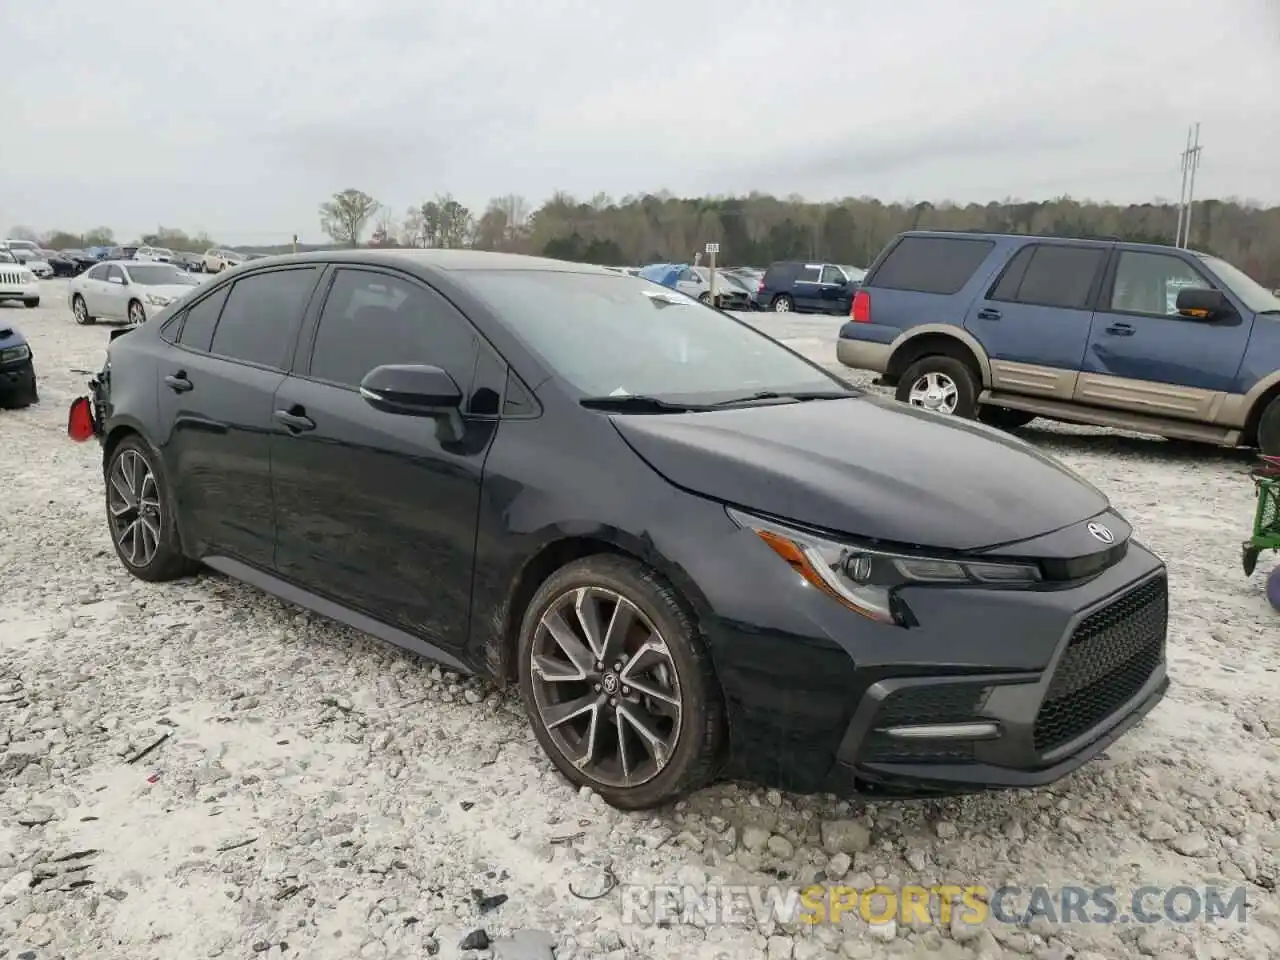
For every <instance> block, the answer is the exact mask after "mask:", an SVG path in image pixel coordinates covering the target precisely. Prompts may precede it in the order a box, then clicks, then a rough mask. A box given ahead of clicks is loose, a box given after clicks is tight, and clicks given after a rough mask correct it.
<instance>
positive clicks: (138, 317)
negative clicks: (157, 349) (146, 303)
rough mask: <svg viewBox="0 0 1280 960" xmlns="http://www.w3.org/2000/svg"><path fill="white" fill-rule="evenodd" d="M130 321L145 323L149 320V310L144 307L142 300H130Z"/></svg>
mask: <svg viewBox="0 0 1280 960" xmlns="http://www.w3.org/2000/svg"><path fill="white" fill-rule="evenodd" d="M129 322H130V323H132V324H143V323H146V322H147V312H146V311H145V310H143V309H142V302H141V301H140V300H130V301H129Z"/></svg>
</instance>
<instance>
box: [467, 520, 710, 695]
mask: <svg viewBox="0 0 1280 960" xmlns="http://www.w3.org/2000/svg"><path fill="white" fill-rule="evenodd" d="M599 555H610V556H618V557H626V558H629V559H631V560H635V561H636V562H638V563H642V564H644V565H645V566H647V567H651V568H652V569H653V570H655V571H657V573H658V574H659V575H661V576H662V577H663V578H665V579H666V580H668V581H669V582H670V584H671V586H672V587H673V588H675V590H676V591H677V592H678V593H679V594H680V595H681V597H682V598H683V599H684V600H685V601H686V602H687V603H688V604H689V605H690V607H691V608H692V613H693V615H694V617H695V619H696V620H699V621H700V620H701V618H702V614H703V613H704V612H705V611H706V610H707V601H706V598H705V597H704V596H703V595H702V592H701V591H700V590H699V589H698V587H697V585H696V584H694V582H693V580H692V578H690V577H689V576H688V575H687V574H685V573H684V571H683V570H682V569H681V568H680V567H679V566H678V565H677V564H675V563H672V562H671V561H669V560H668V559H666V558H665V557H663V556H662V555H661V554H659V553H658V552H657V551H656V550H655V549H653V546H652V544H651V543H650V542H649V541H647V540H646V539H642V538H640V537H636V536H634V535H632V534H629V533H627V532H626V531H623V530H619V529H617V528H612V527H610V528H600V529H597V530H594V531H591V532H590V533H585V534H562V535H558V536H554V537H553V538H551V539H548V540H546V541H545V542H543V543H542V544H541V546H539V547H538V549H537V550H535V551H534V552H533V553H532V555H530V556H529V558H528V559H527V560H525V562H524V563H523V564H522V565H521V567H520V569H519V570H518V571H517V573H516V575H515V577H514V578H513V579H512V581H511V584H510V586H509V587H508V588H507V593H506V599H505V601H504V602H503V604H502V606H501V607H500V608H499V610H497V611H496V612H495V615H494V617H493V619H492V621H491V622H490V625H489V628H488V629H487V630H486V631H485V639H484V648H483V650H482V651H481V653H482V654H483V661H484V663H485V664H486V665H487V667H488V669H489V672H490V674H491V675H492V677H493V679H494V680H495V682H496V683H497V684H498V685H499V686H501V687H506V686H507V685H508V684H511V683H513V682H515V680H516V679H517V676H518V667H519V665H518V662H517V658H516V649H517V647H518V645H519V642H520V626H521V624H522V622H523V621H524V615H525V612H526V611H527V610H528V608H529V603H530V601H531V600H533V596H534V594H535V593H537V592H538V588H539V587H541V586H542V584H543V583H545V582H546V580H547V578H548V577H550V576H551V575H552V574H554V573H555V572H556V571H557V570H559V569H560V568H561V567H564V566H567V565H568V564H570V563H573V562H574V561H575V560H581V559H583V558H585V557H591V556H599Z"/></svg>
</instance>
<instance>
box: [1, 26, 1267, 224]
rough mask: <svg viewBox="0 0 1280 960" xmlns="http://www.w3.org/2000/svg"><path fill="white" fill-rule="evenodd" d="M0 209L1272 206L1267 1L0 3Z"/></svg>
mask: <svg viewBox="0 0 1280 960" xmlns="http://www.w3.org/2000/svg"><path fill="white" fill-rule="evenodd" d="M4 5H5V6H6V7H7V8H8V12H7V15H6V16H5V17H4V18H3V19H4V26H3V30H2V31H0V32H2V33H3V48H4V54H3V63H4V74H5V78H6V79H5V83H4V92H3V94H0V103H2V104H3V109H2V111H0V115H2V116H3V130H2V131H0V229H5V228H7V227H9V226H13V225H15V224H22V225H28V226H32V227H35V228H36V229H40V230H45V229H50V228H55V227H59V228H65V229H70V230H75V231H79V230H84V229H87V228H89V227H92V226H94V225H97V224H106V225H109V226H111V227H113V228H114V229H115V230H116V233H117V236H118V237H119V238H121V239H128V238H130V237H132V236H135V235H137V234H139V233H141V232H142V231H144V230H150V229H154V227H155V226H156V225H157V224H164V225H166V226H175V227H181V228H183V229H186V230H189V231H193V232H194V231H197V230H206V231H208V232H209V233H210V234H212V235H214V236H216V237H217V238H219V239H221V240H223V241H225V242H229V243H254V242H257V243H264V244H265V243H272V242H283V241H286V240H287V239H288V237H289V235H290V234H292V233H293V232H295V231H296V232H297V233H299V234H300V235H301V236H302V238H303V239H304V240H305V239H319V227H318V223H317V215H316V207H317V204H318V203H319V202H320V201H322V200H324V199H326V198H327V197H328V196H329V195H331V194H332V193H333V192H334V191H336V190H340V189H343V188H346V187H357V188H359V189H362V190H364V191H366V192H368V193H370V194H372V195H373V196H374V197H376V198H377V199H378V200H380V201H381V202H383V203H385V204H386V205H387V206H389V207H391V208H392V209H393V210H394V211H395V213H396V214H397V216H399V215H400V214H401V213H402V212H403V211H404V209H405V208H406V207H408V206H409V205H410V204H411V203H415V202H420V201H422V200H423V199H428V198H430V197H431V196H432V195H433V194H435V193H438V192H439V193H443V192H446V191H447V192H452V193H453V194H454V195H455V196H456V197H458V198H459V199H460V200H462V201H463V202H465V203H467V204H469V205H471V206H472V208H473V209H474V210H475V211H476V212H477V213H478V212H479V211H480V210H481V209H482V208H483V207H484V205H485V203H486V201H487V199H488V198H489V197H491V196H493V195H498V194H504V193H518V194H522V195H524V196H525V197H526V198H528V200H529V201H530V203H531V205H533V206H536V205H537V204H538V203H540V202H541V201H542V200H543V199H545V198H546V196H548V195H549V194H550V193H551V192H552V191H554V190H557V189H562V190H566V191H568V192H570V193H572V194H574V195H576V196H580V197H584V198H586V197H589V196H590V195H591V194H593V193H596V192H598V191H603V192H605V193H608V194H610V195H612V196H614V197H621V196H624V195H626V194H635V193H643V192H646V191H657V190H661V189H664V188H665V189H669V190H671V191H673V192H675V193H678V194H683V195H693V194H704V193H721V194H726V193H744V192H747V191H750V190H762V191H768V192H772V193H776V194H779V195H786V194H791V193H799V194H802V195H804V196H806V197H808V198H811V199H826V198H831V197H839V196H846V195H855V196H857V195H863V194H869V195H874V196H878V197H880V198H882V199H886V200H903V199H910V200H920V199H929V200H940V199H946V198H950V199H954V200H959V201H972V200H977V201H987V200H993V199H1003V198H1005V197H1008V196H1014V197H1019V198H1023V199H1045V198H1049V197H1053V196H1058V195H1061V194H1063V193H1069V194H1071V195H1072V196H1077V197H1081V198H1084V197H1089V198H1095V199H1105V200H1116V201H1131V200H1137V201H1143V200H1150V199H1154V198H1156V197H1174V198H1176V197H1177V194H1178V188H1179V180H1180V174H1179V168H1178V154H1179V152H1180V151H1181V150H1182V148H1183V146H1184V145H1185V139H1186V131H1187V127H1188V125H1189V124H1190V123H1192V122H1194V121H1197V120H1199V121H1201V122H1202V128H1201V139H1202V143H1203V145H1204V151H1203V158H1202V163H1201V168H1200V171H1199V174H1198V179H1197V184H1196V195H1197V196H1198V197H1205V196H1221V197H1227V196H1240V197H1247V198H1253V199H1257V200H1260V201H1263V202H1267V203H1277V202H1280V100H1277V95H1278V94H1280V0H1203V2H1189V0H1035V2H1026V0H969V2H963V0H893V2H891V0H877V2H875V3H869V2H866V0H844V2H836V0H786V2H771V3H759V2H756V0H703V2H700V3H687V2H683V0H538V2H536V3H535V2H531V0H518V2H517V0H308V2H305V3H304V2H301V0H292V2H287V3H286V2H285V0H216V2H210V0H201V2H194V0H111V2H110V3H109V4H98V3H93V2H88V0H30V2H25V3H19V0H7V2H5V4H4Z"/></svg>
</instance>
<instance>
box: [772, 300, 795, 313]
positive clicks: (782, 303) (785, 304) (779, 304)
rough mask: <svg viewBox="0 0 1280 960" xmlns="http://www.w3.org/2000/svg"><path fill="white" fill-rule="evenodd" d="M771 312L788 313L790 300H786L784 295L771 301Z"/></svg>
mask: <svg viewBox="0 0 1280 960" xmlns="http://www.w3.org/2000/svg"><path fill="white" fill-rule="evenodd" d="M773 312H774V313H790V312H791V301H790V300H788V299H787V298H786V297H779V298H778V299H777V300H775V301H773Z"/></svg>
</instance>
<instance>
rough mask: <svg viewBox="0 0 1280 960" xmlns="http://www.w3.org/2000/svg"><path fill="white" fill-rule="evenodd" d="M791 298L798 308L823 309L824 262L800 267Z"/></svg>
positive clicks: (807, 309)
mask: <svg viewBox="0 0 1280 960" xmlns="http://www.w3.org/2000/svg"><path fill="white" fill-rule="evenodd" d="M791 298H792V299H793V300H795V302H796V309H797V310H805V311H813V310H821V309H822V264H820V263H806V264H803V265H802V266H801V267H800V270H799V271H798V272H797V273H796V279H795V282H794V283H793V284H792V285H791Z"/></svg>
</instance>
